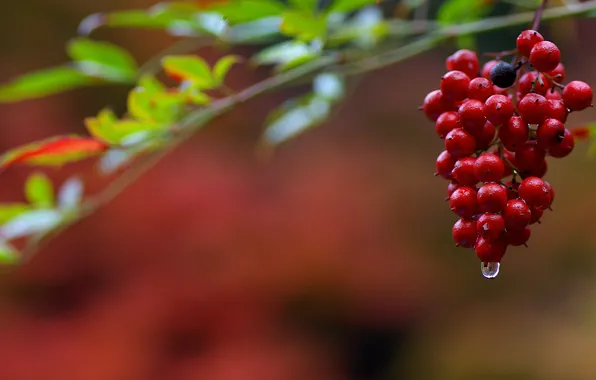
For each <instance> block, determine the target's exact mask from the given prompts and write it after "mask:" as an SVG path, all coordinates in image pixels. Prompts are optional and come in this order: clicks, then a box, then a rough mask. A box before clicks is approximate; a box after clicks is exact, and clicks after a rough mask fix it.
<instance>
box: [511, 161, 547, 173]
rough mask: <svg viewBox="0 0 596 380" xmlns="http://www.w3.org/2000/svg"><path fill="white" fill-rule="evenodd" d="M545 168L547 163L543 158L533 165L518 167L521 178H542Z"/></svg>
mask: <svg viewBox="0 0 596 380" xmlns="http://www.w3.org/2000/svg"><path fill="white" fill-rule="evenodd" d="M518 169H519V168H518ZM547 170H548V164H547V163H546V160H545V159H542V161H539V162H537V163H536V164H535V165H531V166H524V167H522V169H519V174H520V175H521V177H522V178H527V177H539V178H542V177H544V175H545V174H546V172H547Z"/></svg>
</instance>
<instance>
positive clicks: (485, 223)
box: [476, 213, 505, 241]
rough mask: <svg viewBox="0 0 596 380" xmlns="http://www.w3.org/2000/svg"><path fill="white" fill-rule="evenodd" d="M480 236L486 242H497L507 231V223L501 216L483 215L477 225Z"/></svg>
mask: <svg viewBox="0 0 596 380" xmlns="http://www.w3.org/2000/svg"><path fill="white" fill-rule="evenodd" d="M476 231H478V235H480V236H482V237H483V238H485V239H486V240H489V241H495V240H497V239H499V238H500V237H501V236H502V235H503V232H504V231H505V221H504V220H503V217H502V216H501V215H499V214H489V213H486V214H482V215H480V217H479V218H478V222H477V224H476Z"/></svg>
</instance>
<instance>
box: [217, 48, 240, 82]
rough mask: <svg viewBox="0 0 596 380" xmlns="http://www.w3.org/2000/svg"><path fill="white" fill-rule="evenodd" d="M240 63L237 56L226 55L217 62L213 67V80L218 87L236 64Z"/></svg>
mask: <svg viewBox="0 0 596 380" xmlns="http://www.w3.org/2000/svg"><path fill="white" fill-rule="evenodd" d="M239 62H242V57H240V56H237V55H227V56H225V57H223V58H221V59H220V60H218V61H217V62H216V63H215V65H214V66H213V79H214V80H215V82H217V83H218V84H219V85H221V84H223V82H224V79H225V78H226V75H227V74H228V72H229V71H230V69H231V68H232V66H234V65H235V64H236V63H239Z"/></svg>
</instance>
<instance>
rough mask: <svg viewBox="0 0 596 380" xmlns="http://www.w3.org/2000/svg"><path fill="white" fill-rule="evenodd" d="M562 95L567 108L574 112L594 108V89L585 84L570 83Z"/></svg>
mask: <svg viewBox="0 0 596 380" xmlns="http://www.w3.org/2000/svg"><path fill="white" fill-rule="evenodd" d="M561 95H562V96H563V103H565V107H567V108H569V109H570V110H572V111H581V110H584V109H586V108H588V107H590V106H592V88H591V87H590V85H588V84H587V83H585V82H582V81H579V80H574V81H573V82H569V83H568V84H567V85H566V86H565V88H564V89H563V93H562V94H561Z"/></svg>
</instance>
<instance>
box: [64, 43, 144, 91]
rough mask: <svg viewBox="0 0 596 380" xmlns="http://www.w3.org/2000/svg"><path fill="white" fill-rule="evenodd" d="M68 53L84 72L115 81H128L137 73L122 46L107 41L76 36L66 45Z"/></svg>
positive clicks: (133, 61) (129, 55)
mask: <svg viewBox="0 0 596 380" xmlns="http://www.w3.org/2000/svg"><path fill="white" fill-rule="evenodd" d="M67 51H68V55H69V56H70V57H71V58H72V59H73V60H74V61H75V62H76V64H77V66H78V67H79V69H80V70H81V71H83V72H84V73H86V74H88V75H91V76H97V77H100V78H105V79H108V80H111V81H115V82H123V83H129V82H131V81H133V80H134V79H135V77H136V74H137V69H138V66H137V63H136V62H135V60H134V58H133V57H132V55H131V54H130V53H129V52H127V51H126V50H124V49H123V48H121V47H119V46H116V45H114V44H111V43H108V42H99V41H93V40H90V39H88V38H76V39H74V40H71V41H70V43H69V44H68V46H67Z"/></svg>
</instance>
